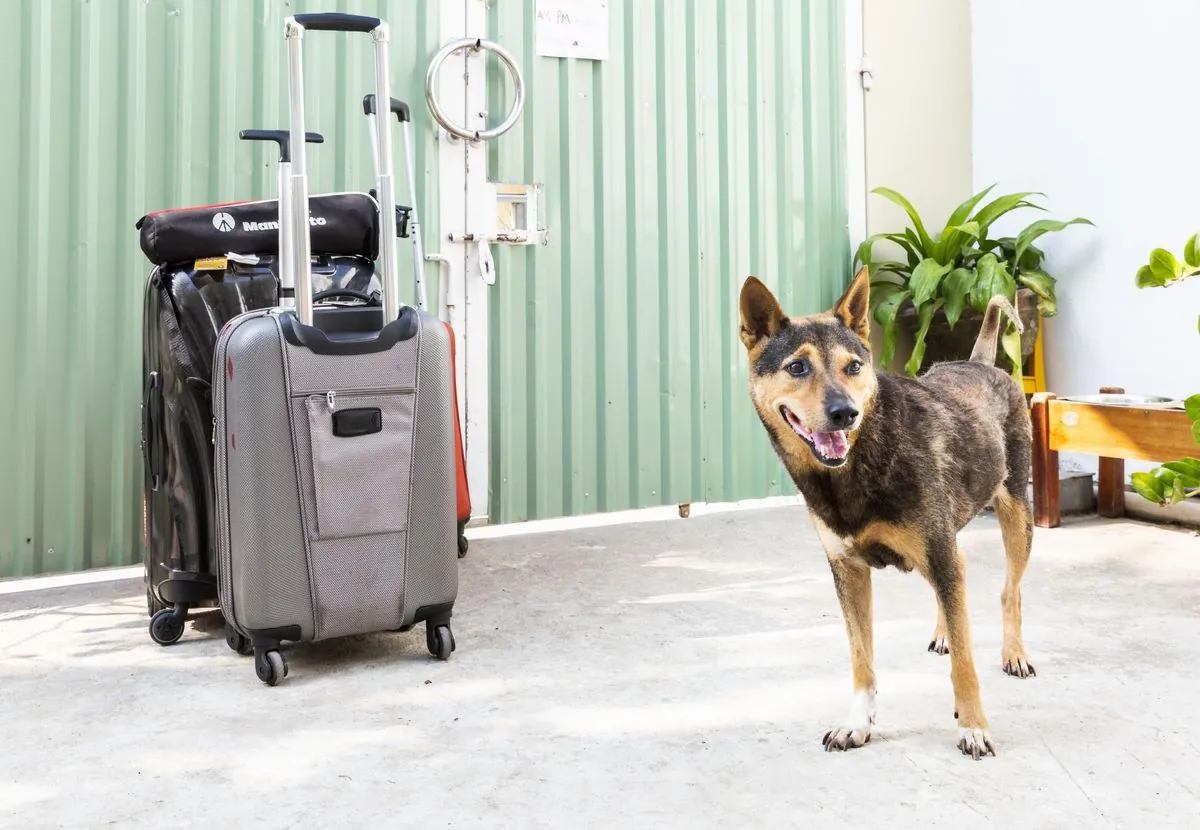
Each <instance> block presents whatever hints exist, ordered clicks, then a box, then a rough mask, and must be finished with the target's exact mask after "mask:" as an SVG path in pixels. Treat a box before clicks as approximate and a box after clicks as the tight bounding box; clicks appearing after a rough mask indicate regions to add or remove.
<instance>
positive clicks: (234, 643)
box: [225, 628, 254, 654]
mask: <svg viewBox="0 0 1200 830" xmlns="http://www.w3.org/2000/svg"><path fill="white" fill-rule="evenodd" d="M225 645H227V646H229V647H230V648H231V649H233V650H234V651H236V652H237V653H238V654H253V653H254V644H253V643H251V642H250V638H249V637H246V636H244V635H242V634H239V633H238V632H237V631H235V630H234V629H233V628H229V629H227V630H226V632H225Z"/></svg>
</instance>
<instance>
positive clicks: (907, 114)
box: [853, 0, 972, 372]
mask: <svg viewBox="0 0 1200 830" xmlns="http://www.w3.org/2000/svg"><path fill="white" fill-rule="evenodd" d="M862 4H863V50H864V51H865V53H866V54H867V55H868V56H869V57H870V59H871V63H872V73H873V75H874V79H873V83H872V86H871V89H870V91H868V92H867V93H866V94H865V96H864V113H865V116H864V121H865V131H866V139H865V140H866V188H867V191H868V194H869V193H870V191H871V190H872V189H874V188H876V187H890V188H892V189H893V190H898V191H900V192H901V193H903V194H904V195H905V196H906V197H908V199H909V200H910V201H911V202H912V203H913V206H914V207H916V209H917V211H918V212H919V213H920V214H921V216H922V218H923V219H925V220H926V225H937V226H938V227H941V223H942V222H944V221H945V219H946V217H947V216H949V215H950V212H951V211H953V210H954V208H955V207H956V206H957V205H958V204H959V203H961V202H962V201H963V200H964V199H966V198H967V197H968V196H969V195H970V194H971V184H972V167H971V36H970V32H971V8H970V5H969V4H968V3H966V2H963V0H862ZM853 57H856V56H853ZM866 199H867V231H868V232H869V233H872V234H875V233H886V232H890V231H903V230H904V228H905V227H907V226H908V225H909V220H908V218H907V216H906V215H905V213H904V211H903V210H902V209H901V208H900V207H899V206H897V205H894V204H892V203H891V202H889V201H888V200H887V199H884V198H883V197H882V196H875V195H868V196H867V197H866ZM887 244H888V243H880V244H879V247H878V249H877V253H883V251H884V250H886V245H887ZM895 255H896V258H900V259H902V258H903V257H902V256H900V255H899V248H897V249H896V251H895ZM872 329H873V332H872V334H873V338H872V339H873V344H874V347H875V353H876V354H878V353H879V349H880V345H881V342H880V332H879V330H878V326H873V327H872ZM909 349H910V344H908V343H906V342H905V341H904V338H903V336H901V337H900V339H899V341H898V342H897V348H896V356H895V359H894V360H893V361H892V365H891V367H890V368H891V369H892V370H893V371H897V372H899V371H903V366H904V361H905V360H907V359H908V354H909Z"/></svg>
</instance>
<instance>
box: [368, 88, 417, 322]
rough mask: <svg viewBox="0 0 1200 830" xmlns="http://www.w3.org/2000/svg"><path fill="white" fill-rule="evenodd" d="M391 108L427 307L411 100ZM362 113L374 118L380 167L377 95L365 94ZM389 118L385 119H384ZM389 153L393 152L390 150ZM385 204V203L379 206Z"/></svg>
mask: <svg viewBox="0 0 1200 830" xmlns="http://www.w3.org/2000/svg"><path fill="white" fill-rule="evenodd" d="M391 110H392V112H393V113H394V114H395V115H396V120H397V121H399V122H400V132H401V133H402V135H403V136H404V175H405V176H406V177H407V178H408V203H409V205H410V207H409V209H408V224H409V228H410V230H409V233H411V234H412V238H413V279H414V280H415V281H416V292H417V308H421V309H423V308H425V246H424V245H423V244H422V242H421V220H420V217H419V214H418V211H417V174H416V165H415V164H414V163H413V149H412V128H411V124H412V116H411V113H410V112H409V109H408V104H406V103H404V102H403V101H401V100H399V99H398V98H393V99H392V103H391ZM363 114H364V115H366V116H367V119H368V120H369V121H370V122H371V155H372V157H373V158H374V159H375V169H376V170H378V169H379V155H380V154H379V142H378V139H377V134H376V125H375V120H376V118H375V96H374V94H368V95H364V96H363ZM385 120H386V119H385ZM389 155H390V153H389ZM380 207H381V208H383V207H385V206H384V205H381V206H380Z"/></svg>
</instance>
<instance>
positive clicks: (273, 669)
mask: <svg viewBox="0 0 1200 830" xmlns="http://www.w3.org/2000/svg"><path fill="white" fill-rule="evenodd" d="M254 671H255V673H256V674H257V675H258V679H259V680H261V681H262V682H263V683H266V684H267V685H268V686H274V685H276V684H278V683H279V681H280V680H283V678H285V677H287V673H288V668H287V661H286V660H284V659H283V655H282V654H280V653H279V652H278V651H267V652H263V653H261V654H256V655H255V656H254Z"/></svg>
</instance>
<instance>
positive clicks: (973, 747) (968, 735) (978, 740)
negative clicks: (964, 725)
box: [958, 729, 996, 761]
mask: <svg viewBox="0 0 1200 830" xmlns="http://www.w3.org/2000/svg"><path fill="white" fill-rule="evenodd" d="M958 748H959V749H960V750H961V751H962V754H963V755H970V756H971V757H972V758H974V759H975V760H976V761H978V760H979V759H980V758H982V757H983V756H985V755H995V754H996V745H995V744H993V743H992V736H991V735H989V734H988V732H987V730H986V729H959V730H958Z"/></svg>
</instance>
